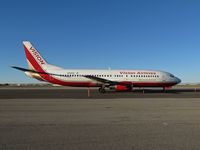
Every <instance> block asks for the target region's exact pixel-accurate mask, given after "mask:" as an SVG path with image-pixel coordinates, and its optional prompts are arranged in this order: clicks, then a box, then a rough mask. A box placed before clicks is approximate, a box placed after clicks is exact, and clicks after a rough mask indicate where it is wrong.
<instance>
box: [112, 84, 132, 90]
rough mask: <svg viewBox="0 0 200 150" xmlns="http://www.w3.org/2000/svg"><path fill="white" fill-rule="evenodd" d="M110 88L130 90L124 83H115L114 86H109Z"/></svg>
mask: <svg viewBox="0 0 200 150" xmlns="http://www.w3.org/2000/svg"><path fill="white" fill-rule="evenodd" d="M110 89H114V90H116V91H128V90H130V88H128V87H127V86H125V85H115V86H111V87H110Z"/></svg>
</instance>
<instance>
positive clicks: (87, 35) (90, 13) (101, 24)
mask: <svg viewBox="0 0 200 150" xmlns="http://www.w3.org/2000/svg"><path fill="white" fill-rule="evenodd" d="M0 18H1V21H0V41H1V42H0V51H1V59H0V64H1V70H0V83H5V82H9V83H13V82H14V83H24V82H28V83H29V82H30V83H32V82H36V80H34V79H30V78H28V77H26V76H25V75H24V74H23V73H22V72H19V71H17V70H14V69H12V68H10V66H12V65H16V66H21V67H27V63H26V59H25V55H24V50H23V47H22V41H23V40H30V41H31V42H32V43H33V45H34V46H35V47H36V48H37V49H38V50H39V51H40V53H41V54H42V55H43V56H44V57H45V58H46V60H47V61H48V62H50V63H51V64H54V65H58V66H61V67H64V68H81V69H84V68H86V69H104V68H105V69H107V68H108V67H110V68H112V69H155V70H164V71H168V72H171V73H173V74H175V75H176V76H178V77H180V78H181V79H182V81H183V82H200V59H199V58H200V1H194V0H187V1H185V0H167V1H164V0H151V1H150V0H70V1H69V0H57V1H53V0H52V1H40V0H34V1H32V0H31V1H30V0H17V1H11V0H3V1H1V2H0Z"/></svg>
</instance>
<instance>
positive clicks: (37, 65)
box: [12, 41, 181, 93]
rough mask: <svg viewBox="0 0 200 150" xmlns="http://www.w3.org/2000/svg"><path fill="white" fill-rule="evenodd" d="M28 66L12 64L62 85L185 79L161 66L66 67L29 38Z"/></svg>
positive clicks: (119, 86)
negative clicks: (50, 59)
mask: <svg viewBox="0 0 200 150" xmlns="http://www.w3.org/2000/svg"><path fill="white" fill-rule="evenodd" d="M23 46H24V50H25V54H26V59H27V62H28V67H29V68H28V69H26V68H21V67H16V66H12V68H15V69H18V70H20V71H23V72H24V73H25V74H26V75H27V76H29V77H31V78H35V79H37V80H40V81H45V82H49V83H52V84H57V85H61V86H72V87H99V92H100V93H105V91H106V90H105V89H106V88H108V89H115V90H116V91H131V90H132V89H133V88H134V87H162V88H163V90H165V89H166V88H169V87H172V86H174V85H176V84H178V83H180V82H181V80H180V79H179V78H178V77H176V76H174V75H173V74H171V73H168V72H165V71H157V70H110V69H109V70H86V69H85V70H84V69H63V68H60V67H57V66H54V65H51V64H49V63H47V61H46V60H45V59H44V58H43V57H42V56H41V55H40V53H39V52H38V51H37V50H36V49H35V48H34V47H33V46H32V44H31V43H30V42H29V41H23Z"/></svg>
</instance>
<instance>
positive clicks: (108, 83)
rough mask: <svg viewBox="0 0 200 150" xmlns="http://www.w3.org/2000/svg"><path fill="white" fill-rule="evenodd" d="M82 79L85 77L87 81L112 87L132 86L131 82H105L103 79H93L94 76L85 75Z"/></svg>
mask: <svg viewBox="0 0 200 150" xmlns="http://www.w3.org/2000/svg"><path fill="white" fill-rule="evenodd" d="M84 77H86V78H88V79H91V80H94V81H97V82H101V83H103V84H106V85H109V86H112V85H124V86H127V85H131V84H132V83H131V82H117V81H111V80H107V79H104V78H99V77H95V76H91V75H86V76H84Z"/></svg>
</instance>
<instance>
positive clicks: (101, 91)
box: [99, 85, 106, 93]
mask: <svg viewBox="0 0 200 150" xmlns="http://www.w3.org/2000/svg"><path fill="white" fill-rule="evenodd" d="M105 92H106V90H105V86H104V85H103V86H102V87H100V88H99V93H105Z"/></svg>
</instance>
